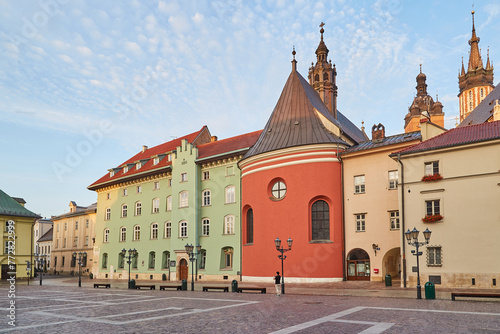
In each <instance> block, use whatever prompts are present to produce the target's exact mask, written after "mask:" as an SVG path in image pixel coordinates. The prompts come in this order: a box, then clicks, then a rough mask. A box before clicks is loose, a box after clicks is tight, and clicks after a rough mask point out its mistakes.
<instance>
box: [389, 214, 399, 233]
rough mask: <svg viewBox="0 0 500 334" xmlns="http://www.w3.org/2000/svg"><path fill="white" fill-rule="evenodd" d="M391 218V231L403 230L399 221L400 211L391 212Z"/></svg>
mask: <svg viewBox="0 0 500 334" xmlns="http://www.w3.org/2000/svg"><path fill="white" fill-rule="evenodd" d="M389 217H390V224H391V225H390V226H391V230H399V229H401V223H400V221H399V211H389Z"/></svg>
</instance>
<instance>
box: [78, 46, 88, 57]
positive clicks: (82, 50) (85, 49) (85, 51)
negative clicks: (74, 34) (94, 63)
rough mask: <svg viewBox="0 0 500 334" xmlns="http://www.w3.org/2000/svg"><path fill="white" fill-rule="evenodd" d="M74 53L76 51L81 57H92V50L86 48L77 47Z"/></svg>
mask: <svg viewBox="0 0 500 334" xmlns="http://www.w3.org/2000/svg"><path fill="white" fill-rule="evenodd" d="M76 51H78V52H79V53H80V54H81V55H82V56H86V57H90V56H92V50H90V49H89V48H88V47H86V46H77V47H76Z"/></svg>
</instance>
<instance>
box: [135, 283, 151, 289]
mask: <svg viewBox="0 0 500 334" xmlns="http://www.w3.org/2000/svg"><path fill="white" fill-rule="evenodd" d="M135 288H136V289H142V288H145V289H150V290H154V289H155V285H154V284H152V285H147V284H146V285H136V286H135Z"/></svg>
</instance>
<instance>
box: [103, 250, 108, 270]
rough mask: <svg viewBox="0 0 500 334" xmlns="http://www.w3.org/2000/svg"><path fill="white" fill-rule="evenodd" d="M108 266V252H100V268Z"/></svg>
mask: <svg viewBox="0 0 500 334" xmlns="http://www.w3.org/2000/svg"><path fill="white" fill-rule="evenodd" d="M106 268H108V253H104V254H102V269H106Z"/></svg>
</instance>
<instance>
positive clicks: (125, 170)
mask: <svg viewBox="0 0 500 334" xmlns="http://www.w3.org/2000/svg"><path fill="white" fill-rule="evenodd" d="M126 172H128V166H125V167H123V174H125V173H126Z"/></svg>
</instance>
